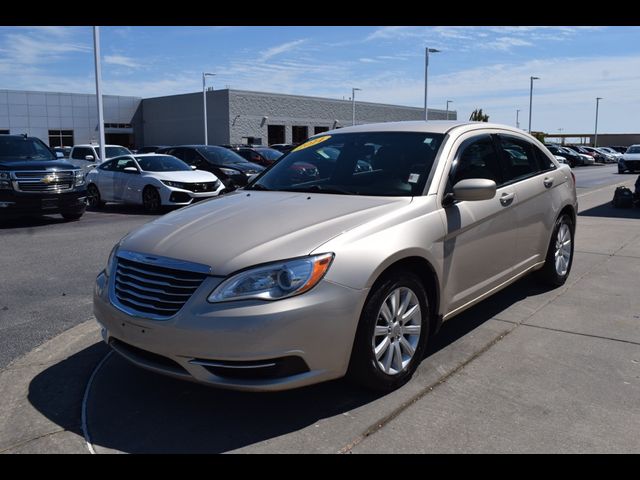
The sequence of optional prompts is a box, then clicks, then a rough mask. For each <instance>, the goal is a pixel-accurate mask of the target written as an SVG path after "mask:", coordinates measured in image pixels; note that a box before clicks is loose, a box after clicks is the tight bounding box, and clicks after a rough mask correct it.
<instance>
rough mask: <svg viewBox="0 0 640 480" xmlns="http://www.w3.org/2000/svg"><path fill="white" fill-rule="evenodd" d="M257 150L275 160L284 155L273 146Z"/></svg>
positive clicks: (265, 156) (268, 158) (267, 157)
mask: <svg viewBox="0 0 640 480" xmlns="http://www.w3.org/2000/svg"><path fill="white" fill-rule="evenodd" d="M256 152H258V153H259V154H260V155H262V156H263V157H264V158H266V159H267V160H269V161H275V160H277V159H279V158H280V157H281V156H282V155H283V153H282V152H280V151H278V150H274V149H273V148H257V149H256Z"/></svg>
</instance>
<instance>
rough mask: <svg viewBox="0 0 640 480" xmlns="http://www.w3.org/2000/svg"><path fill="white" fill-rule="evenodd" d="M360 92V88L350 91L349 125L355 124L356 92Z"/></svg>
mask: <svg viewBox="0 0 640 480" xmlns="http://www.w3.org/2000/svg"><path fill="white" fill-rule="evenodd" d="M360 90H362V89H361V88H352V89H351V104H352V106H353V111H352V116H351V125H355V124H356V91H360Z"/></svg>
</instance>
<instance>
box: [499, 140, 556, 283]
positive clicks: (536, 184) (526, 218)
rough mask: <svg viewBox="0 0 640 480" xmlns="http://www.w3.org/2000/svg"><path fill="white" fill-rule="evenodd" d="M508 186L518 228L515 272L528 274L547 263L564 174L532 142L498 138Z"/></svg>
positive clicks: (504, 175)
mask: <svg viewBox="0 0 640 480" xmlns="http://www.w3.org/2000/svg"><path fill="white" fill-rule="evenodd" d="M497 137H498V140H499V146H500V151H501V154H502V157H501V160H502V164H503V177H504V179H505V184H506V185H509V186H510V187H511V188H513V189H514V190H515V193H516V197H517V198H518V203H517V205H515V207H514V210H515V221H516V223H517V225H518V229H517V236H516V249H515V268H516V269H517V270H518V271H522V270H525V269H527V268H529V267H531V266H532V265H535V264H536V263H538V262H542V261H544V259H545V255H546V252H547V243H548V241H549V239H550V235H551V230H552V229H553V225H554V223H555V217H556V213H557V211H558V207H557V205H554V201H553V190H554V189H555V188H557V187H558V186H560V185H561V184H562V183H564V182H565V181H566V180H565V178H564V177H565V176H564V174H563V173H562V172H561V171H560V170H559V169H558V168H557V167H556V165H555V164H554V163H553V162H552V161H551V159H549V157H547V155H546V154H545V153H544V152H542V151H541V150H540V149H539V148H538V147H537V146H535V145H534V144H533V143H531V142H530V141H529V140H527V139H525V138H523V137H519V136H515V135H509V134H498V135H497Z"/></svg>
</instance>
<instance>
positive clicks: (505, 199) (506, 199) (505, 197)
mask: <svg viewBox="0 0 640 480" xmlns="http://www.w3.org/2000/svg"><path fill="white" fill-rule="evenodd" d="M515 196H516V194H515V193H513V192H511V193H503V194H502V196H501V197H500V203H501V204H502V206H503V207H507V206H509V205H511V202H513V198H514V197H515Z"/></svg>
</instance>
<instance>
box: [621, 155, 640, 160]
mask: <svg viewBox="0 0 640 480" xmlns="http://www.w3.org/2000/svg"><path fill="white" fill-rule="evenodd" d="M622 159H623V160H640V153H625V154H624V155H623V156H622Z"/></svg>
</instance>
